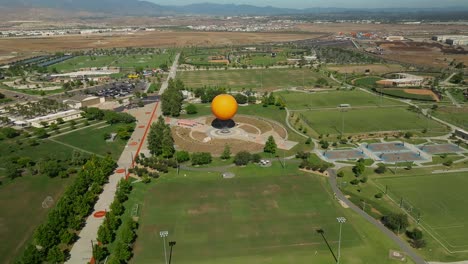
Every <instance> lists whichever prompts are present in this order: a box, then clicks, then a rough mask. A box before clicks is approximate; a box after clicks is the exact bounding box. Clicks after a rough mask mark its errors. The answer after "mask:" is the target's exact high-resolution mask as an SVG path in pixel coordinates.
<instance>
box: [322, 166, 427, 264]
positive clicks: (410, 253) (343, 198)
mask: <svg viewBox="0 0 468 264" xmlns="http://www.w3.org/2000/svg"><path fill="white" fill-rule="evenodd" d="M328 173H329V174H330V177H328V181H329V183H330V186H331V188H332V190H333V192H334V193H335V195H336V197H337V199H339V200H341V201H342V202H343V203H344V204H346V205H347V206H348V207H349V208H351V210H353V211H354V212H356V213H357V214H358V215H360V216H362V217H363V218H364V219H366V220H367V221H368V222H369V223H371V224H373V225H374V226H375V227H377V229H379V230H380V232H382V233H384V234H385V235H386V236H387V237H388V238H390V239H391V240H392V241H393V242H394V243H395V244H397V245H398V246H399V247H400V249H401V250H402V251H403V252H405V254H406V255H407V256H409V257H410V258H411V259H412V260H413V261H414V262H415V263H416V264H427V263H426V261H425V260H424V259H423V258H422V257H421V256H419V255H418V254H417V253H416V252H415V251H414V250H413V249H412V248H411V247H410V246H409V245H408V243H406V242H405V241H403V240H402V239H400V238H399V237H398V236H397V235H395V233H393V232H392V231H390V230H389V229H387V228H386V227H385V226H384V225H383V224H382V223H380V222H379V221H377V220H375V219H374V218H373V217H372V216H370V215H368V214H367V213H366V212H364V211H362V210H361V209H360V208H359V207H357V206H356V205H355V204H354V203H352V202H351V201H349V200H348V198H346V196H345V195H344V194H343V193H342V192H341V190H340V189H339V188H338V185H337V182H336V172H335V171H334V170H328Z"/></svg>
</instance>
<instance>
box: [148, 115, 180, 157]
mask: <svg viewBox="0 0 468 264" xmlns="http://www.w3.org/2000/svg"><path fill="white" fill-rule="evenodd" d="M148 149H149V150H150V153H151V154H152V155H154V156H162V157H164V158H172V157H173V156H174V153H175V149H174V139H173V138H172V132H171V128H170V126H169V125H166V123H165V122H164V118H163V117H161V116H160V117H159V119H158V121H157V122H156V123H153V124H152V125H151V128H150V132H149V134H148Z"/></svg>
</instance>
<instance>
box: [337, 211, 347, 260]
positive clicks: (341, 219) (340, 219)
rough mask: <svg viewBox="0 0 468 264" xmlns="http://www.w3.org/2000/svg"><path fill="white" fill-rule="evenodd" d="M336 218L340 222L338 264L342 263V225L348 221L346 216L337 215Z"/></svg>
mask: <svg viewBox="0 0 468 264" xmlns="http://www.w3.org/2000/svg"><path fill="white" fill-rule="evenodd" d="M336 220H338V223H340V238H339V240H338V258H337V260H336V264H339V263H340V257H341V227H342V225H343V224H344V223H346V218H344V217H337V218H336Z"/></svg>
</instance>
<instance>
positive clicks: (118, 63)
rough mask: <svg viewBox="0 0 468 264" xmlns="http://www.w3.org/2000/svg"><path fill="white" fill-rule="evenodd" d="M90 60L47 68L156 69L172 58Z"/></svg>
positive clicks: (59, 69) (77, 60)
mask: <svg viewBox="0 0 468 264" xmlns="http://www.w3.org/2000/svg"><path fill="white" fill-rule="evenodd" d="M93 58H95V59H91V57H90V56H78V57H75V58H72V59H70V60H66V61H64V62H61V63H58V64H54V65H51V66H49V67H48V68H49V69H53V68H56V69H57V70H58V71H59V72H69V71H75V70H78V69H80V68H93V67H122V68H135V67H138V66H142V67H145V68H146V67H147V68H158V67H159V66H160V65H161V64H165V63H167V65H170V64H171V63H172V59H173V56H172V55H171V54H169V53H165V54H148V55H138V54H135V55H125V56H120V55H113V56H95V57H93Z"/></svg>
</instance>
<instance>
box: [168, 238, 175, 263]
mask: <svg viewBox="0 0 468 264" xmlns="http://www.w3.org/2000/svg"><path fill="white" fill-rule="evenodd" d="M175 245H176V242H175V241H169V246H170V247H171V253H170V254H169V264H171V261H172V248H173V247H174V246H175Z"/></svg>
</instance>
